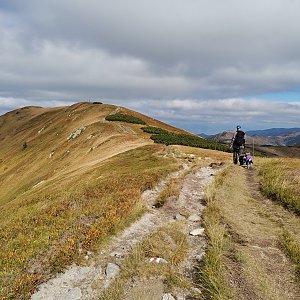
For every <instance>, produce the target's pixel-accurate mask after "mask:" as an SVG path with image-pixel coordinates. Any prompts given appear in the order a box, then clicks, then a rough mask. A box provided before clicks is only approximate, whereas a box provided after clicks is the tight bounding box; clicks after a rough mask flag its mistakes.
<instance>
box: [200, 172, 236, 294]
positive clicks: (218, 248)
mask: <svg viewBox="0 0 300 300" xmlns="http://www.w3.org/2000/svg"><path fill="white" fill-rule="evenodd" d="M226 176H228V170H227V169H226V170H225V171H223V172H222V173H221V174H219V175H218V176H217V178H216V180H215V182H214V183H213V184H212V185H210V186H209V188H208V189H207V192H206V197H205V199H206V204H207V206H206V209H205V216H204V225H205V230H206V234H207V238H208V242H209V246H208V249H207V252H206V256H205V260H204V264H203V266H200V268H199V269H200V270H201V271H200V273H199V281H200V284H201V286H202V290H203V291H204V298H205V299H216V300H225V299H232V297H233V294H234V293H233V291H232V290H231V289H230V287H229V286H228V284H227V282H226V280H225V269H224V268H225V263H224V258H225V255H226V252H227V251H228V246H229V244H228V243H229V240H228V239H227V238H226V228H225V226H224V224H223V223H222V215H221V212H220V208H219V206H220V204H219V201H218V198H217V191H218V190H219V189H220V188H222V187H223V181H224V179H225V178H226Z"/></svg>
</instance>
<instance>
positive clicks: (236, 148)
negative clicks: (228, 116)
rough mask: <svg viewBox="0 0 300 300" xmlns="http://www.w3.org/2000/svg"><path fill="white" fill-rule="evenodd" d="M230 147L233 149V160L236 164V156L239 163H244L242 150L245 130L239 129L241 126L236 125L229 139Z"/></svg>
mask: <svg viewBox="0 0 300 300" xmlns="http://www.w3.org/2000/svg"><path fill="white" fill-rule="evenodd" d="M230 148H232V149H233V162H234V163H235V164H237V158H238V161H239V163H240V165H243V164H244V155H243V151H244V148H245V132H244V131H243V130H241V126H240V125H237V126H236V132H235V134H234V135H233V138H232V140H231V145H230Z"/></svg>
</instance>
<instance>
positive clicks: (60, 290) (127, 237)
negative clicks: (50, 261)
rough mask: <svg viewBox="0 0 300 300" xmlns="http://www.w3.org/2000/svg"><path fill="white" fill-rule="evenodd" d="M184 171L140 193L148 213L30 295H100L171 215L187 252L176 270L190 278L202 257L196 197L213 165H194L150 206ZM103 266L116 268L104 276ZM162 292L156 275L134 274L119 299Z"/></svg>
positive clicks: (200, 208) (154, 296)
mask: <svg viewBox="0 0 300 300" xmlns="http://www.w3.org/2000/svg"><path fill="white" fill-rule="evenodd" d="M187 169H188V170H189V167H188V166H187V165H185V168H183V169H182V170H181V171H178V172H175V173H173V174H170V175H169V177H168V178H167V179H166V180H163V181H162V182H160V183H159V184H158V185H157V186H156V187H155V188H154V189H152V190H147V191H145V192H144V194H143V198H144V200H145V202H146V203H147V206H148V212H146V213H145V214H144V215H143V216H142V217H141V218H140V219H139V220H138V221H136V222H135V223H133V224H132V225H130V226H129V227H128V228H127V229H125V230H124V231H123V232H122V233H120V234H118V235H116V236H114V237H113V238H112V239H111V240H110V241H109V243H108V244H107V246H105V247H104V248H103V249H100V250H99V253H98V254H97V255H94V254H92V253H90V255H89V256H87V266H75V265H73V266H70V267H69V268H68V269H67V270H66V271H65V272H64V273H63V274H59V275H58V276H56V277H55V278H53V279H51V280H49V281H48V282H46V283H44V284H42V285H41V286H40V287H39V288H38V291H37V292H36V293H35V294H34V295H32V298H31V299H32V300H38V299H39V300H42V299H53V300H54V299H64V300H68V299H70V300H71V299H72V300H74V299H82V300H83V299H99V297H101V294H102V292H103V291H105V289H106V288H108V287H109V286H110V284H111V283H112V282H113V281H114V280H115V279H116V278H117V276H118V272H120V271H122V265H123V262H124V260H125V258H126V257H128V255H129V254H130V253H131V252H132V250H133V248H134V246H135V245H137V243H139V242H141V241H142V240H143V239H144V238H146V236H147V235H149V234H151V233H153V232H156V231H157V230H158V229H159V228H160V227H161V226H165V225H167V224H169V223H171V222H174V221H175V220H176V217H175V216H177V220H176V221H177V222H181V223H182V226H183V228H184V231H185V234H186V236H187V237H188V243H189V246H190V247H189V249H190V250H189V252H188V255H187V257H186V259H185V260H184V262H183V264H182V265H181V266H180V268H181V270H182V273H183V274H184V275H185V276H186V277H187V278H188V279H189V280H191V281H193V275H194V273H195V269H194V266H195V265H196V263H197V260H201V259H202V257H203V256H204V251H205V246H206V244H205V238H204V237H203V236H191V235H190V232H191V231H192V230H193V229H197V228H198V229H199V228H201V214H202V211H203V206H202V204H201V200H202V198H203V196H204V192H205V188H206V186H207V185H208V184H209V183H210V182H211V181H212V180H213V175H214V174H215V173H216V172H217V171H216V170H214V169H212V168H198V169H196V171H193V172H190V173H188V174H187V175H186V176H185V177H184V179H183V183H182V189H181V192H180V195H179V197H178V198H174V197H173V198H170V199H168V201H167V202H166V203H165V205H164V206H163V207H161V208H154V206H153V205H154V203H155V200H156V198H157V197H158V195H159V194H160V192H161V191H162V190H163V189H164V188H165V187H166V185H167V183H168V182H169V181H170V180H171V179H172V178H177V177H180V176H182V174H185V172H187ZM196 216H197V217H196ZM108 264H113V265H114V266H117V268H118V267H119V268H120V270H116V271H115V273H114V274H113V275H108V274H107V266H108ZM154 287H156V288H154ZM163 292H164V283H163V281H162V279H161V278H157V277H155V278H148V279H145V278H137V279H135V280H134V282H133V283H131V284H130V283H129V284H128V287H126V291H125V295H124V299H162V297H163V296H164V294H163ZM179 294H180V292H179ZM179 294H178V295H179ZM180 295H182V293H181V294H180ZM181 299H185V298H181Z"/></svg>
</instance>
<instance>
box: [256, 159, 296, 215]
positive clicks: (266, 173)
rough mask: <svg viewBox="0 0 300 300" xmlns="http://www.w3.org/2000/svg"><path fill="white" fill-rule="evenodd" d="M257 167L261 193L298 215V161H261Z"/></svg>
mask: <svg viewBox="0 0 300 300" xmlns="http://www.w3.org/2000/svg"><path fill="white" fill-rule="evenodd" d="M258 166H259V176H260V182H261V189H262V192H263V193H264V194H265V195H266V196H267V197H269V198H271V199H273V200H276V201H279V202H280V203H281V204H282V205H283V206H284V207H286V208H289V209H291V210H294V211H296V212H297V213H300V189H299V185H300V173H299V170H300V160H298V159H287V158H285V159H262V160H261V161H260V163H259V165H258Z"/></svg>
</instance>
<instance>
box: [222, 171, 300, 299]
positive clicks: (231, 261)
mask: <svg viewBox="0 0 300 300" xmlns="http://www.w3.org/2000/svg"><path fill="white" fill-rule="evenodd" d="M243 174H244V176H245V183H246V184H245V186H246V187H247V190H246V191H245V195H246V196H245V197H240V198H239V199H237V200H234V199H233V200H231V201H230V203H228V204H226V207H225V208H224V215H225V216H226V221H227V223H228V227H229V233H230V236H231V238H232V240H233V243H234V246H233V248H232V249H231V254H230V256H229V257H227V261H226V265H227V270H228V276H229V280H228V281H229V282H230V285H231V286H233V287H234V289H235V290H236V294H237V296H238V297H237V299H241V300H242V299H247V300H248V299H249V300H250V299H251V300H256V299H270V300H271V299H272V300H274V299H278V300H279V299H280V300H282V299H286V300H293V299H294V300H296V299H300V285H299V279H298V278H297V275H296V270H295V266H294V265H293V264H292V263H291V262H290V260H289V258H288V257H287V256H286V254H285V253H284V251H283V250H282V248H281V247H280V242H279V241H280V236H281V235H282V233H283V230H289V231H292V232H294V233H295V234H296V233H297V234H298V235H299V230H300V222H299V218H298V217H297V216H296V215H294V214H293V213H292V212H289V211H287V210H285V209H284V208H283V207H282V206H280V205H279V204H277V203H274V202H273V201H271V200H269V199H268V198H266V197H264V196H263V195H262V193H261V192H260V183H259V181H258V177H257V172H256V170H255V169H250V170H248V169H245V170H243Z"/></svg>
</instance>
